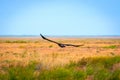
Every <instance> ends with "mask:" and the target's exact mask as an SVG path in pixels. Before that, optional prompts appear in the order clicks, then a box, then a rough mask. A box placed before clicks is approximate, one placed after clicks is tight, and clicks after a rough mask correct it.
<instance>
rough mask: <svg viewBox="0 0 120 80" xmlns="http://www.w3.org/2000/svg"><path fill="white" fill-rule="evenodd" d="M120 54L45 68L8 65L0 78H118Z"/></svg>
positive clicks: (108, 79) (109, 79)
mask: <svg viewBox="0 0 120 80" xmlns="http://www.w3.org/2000/svg"><path fill="white" fill-rule="evenodd" d="M119 63H120V56H114V57H94V58H83V59H81V60H80V61H78V62H74V61H70V63H69V64H68V65H65V66H62V67H60V66H58V67H54V68H48V69H45V68H44V67H42V64H41V66H40V69H35V68H36V66H37V65H38V64H39V63H36V62H33V61H32V62H30V64H28V65H27V66H26V67H23V66H20V65H18V66H10V67H9V68H4V69H2V70H3V71H4V72H2V73H0V80H87V78H88V77H89V76H92V79H91V80H120V69H119V67H118V68H116V69H113V67H114V65H115V64H119ZM41 67H42V68H41Z"/></svg>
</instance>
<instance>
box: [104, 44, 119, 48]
mask: <svg viewBox="0 0 120 80" xmlns="http://www.w3.org/2000/svg"><path fill="white" fill-rule="evenodd" d="M103 48H106V49H115V48H117V46H116V45H111V46H105V47H103Z"/></svg>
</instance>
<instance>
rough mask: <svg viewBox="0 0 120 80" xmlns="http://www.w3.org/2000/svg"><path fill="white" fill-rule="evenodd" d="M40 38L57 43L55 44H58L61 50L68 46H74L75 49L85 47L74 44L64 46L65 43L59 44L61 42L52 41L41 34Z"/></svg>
mask: <svg viewBox="0 0 120 80" xmlns="http://www.w3.org/2000/svg"><path fill="white" fill-rule="evenodd" d="M40 36H41V37H42V38H43V39H44V40H47V41H50V42H52V43H55V44H57V45H58V46H59V47H61V48H64V47H66V46H73V47H79V46H83V45H74V44H63V43H59V42H56V41H53V40H50V39H48V38H46V37H44V36H43V35H42V34H40Z"/></svg>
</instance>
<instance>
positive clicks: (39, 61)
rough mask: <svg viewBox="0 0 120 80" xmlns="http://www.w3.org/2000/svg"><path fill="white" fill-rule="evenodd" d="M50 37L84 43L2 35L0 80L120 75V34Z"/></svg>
mask: <svg viewBox="0 0 120 80" xmlns="http://www.w3.org/2000/svg"><path fill="white" fill-rule="evenodd" d="M51 39H54V40H56V41H58V42H61V43H71V44H84V46H81V47H65V48H60V47H58V46H57V45H56V44H53V43H50V42H48V41H44V40H42V39H41V38H0V75H1V76H0V80H7V79H8V80H13V79H14V80H16V79H17V80H21V79H23V80H25V79H27V80H33V79H35V80H39V79H40V80H118V79H120V69H119V67H120V38H116V39H114V38H75V39H74V38H51ZM95 64H96V65H95ZM95 66H96V67H95ZM87 70H88V71H87ZM19 71H20V72H19ZM23 71H24V72H23ZM98 72H100V73H102V74H100V73H98ZM19 73H20V74H19ZM105 73H106V74H105ZM110 73H111V74H110ZM10 74H11V75H10ZM6 75H7V77H5V76H6ZM25 75H26V76H25ZM55 76H57V77H55ZM102 76H104V78H103V77H102Z"/></svg>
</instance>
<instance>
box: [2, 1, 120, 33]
mask: <svg viewBox="0 0 120 80" xmlns="http://www.w3.org/2000/svg"><path fill="white" fill-rule="evenodd" d="M40 33H42V34H44V35H120V0H0V35H39V34H40Z"/></svg>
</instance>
